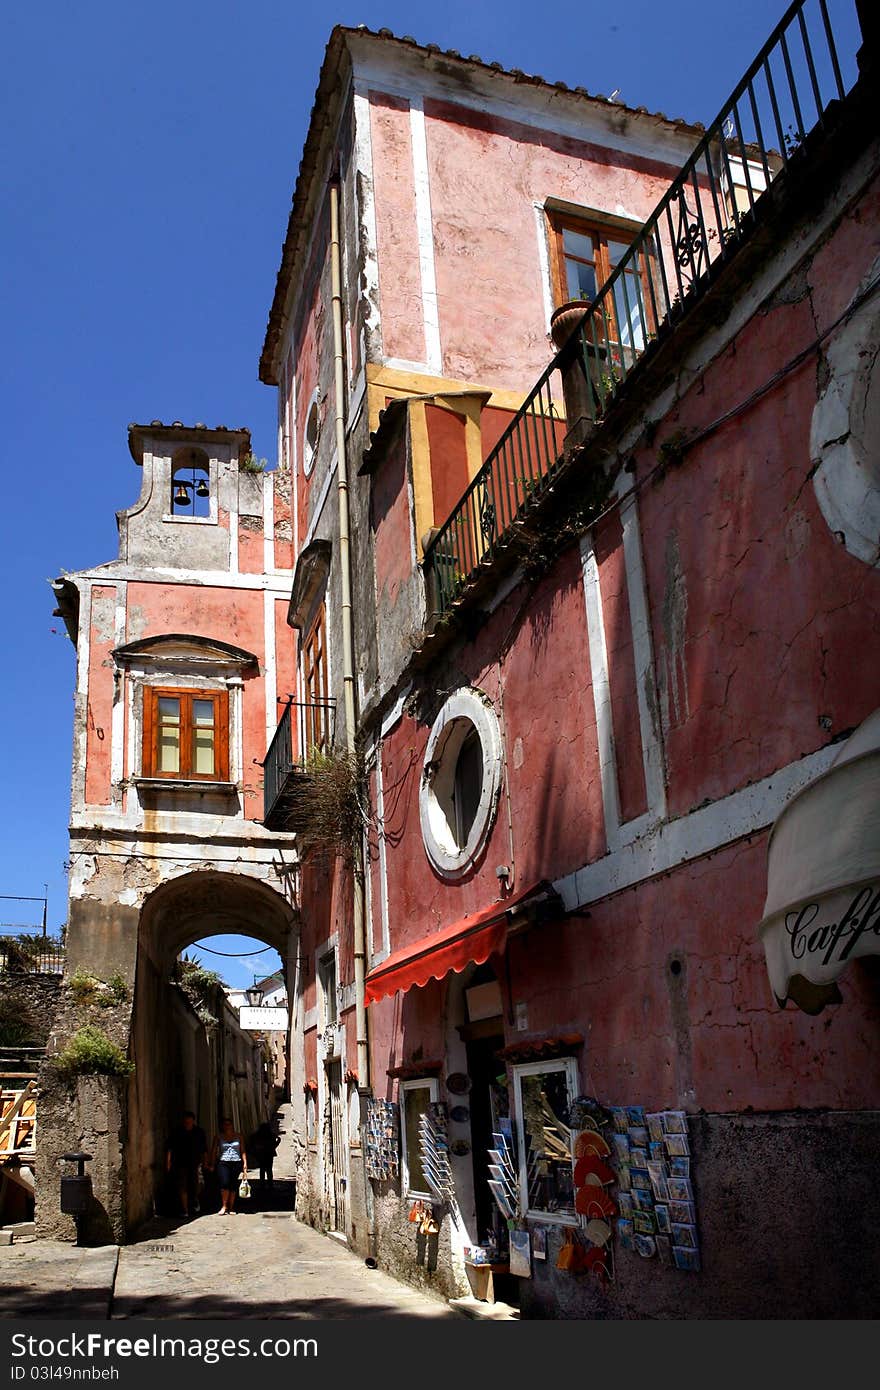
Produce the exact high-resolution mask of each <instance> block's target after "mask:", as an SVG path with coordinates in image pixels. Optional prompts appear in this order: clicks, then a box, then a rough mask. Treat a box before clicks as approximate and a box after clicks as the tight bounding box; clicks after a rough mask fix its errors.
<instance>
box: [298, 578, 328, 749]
mask: <svg viewBox="0 0 880 1390" xmlns="http://www.w3.org/2000/svg"><path fill="white" fill-rule="evenodd" d="M302 662H303V692H304V698H305V704H306V706H307V707H311V706H315V705H322V706H324V707H325V710H324V711H323V712H322V711H321V710H318V709H314V708H307V709H306V711H305V714H306V727H305V735H306V749H305V751H306V752H307V753H311V752H313V751H315V750H317V751H318V752H326V748H325V745H326V744H327V742H328V741H329V729H328V727H327V713H326V706H328V705H329V698H328V695H327V689H328V683H327V611H326V608H325V605H324V604H323V603H322V604H321V606H320V608H319V609H318V612H317V614H316V615H315V620H314V622H313V623H312V625H311V627H310V628H309V630H308V633H307V635H306V636H305V637H304V638H303V640H302Z"/></svg>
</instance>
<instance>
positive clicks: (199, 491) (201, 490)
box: [196, 478, 210, 497]
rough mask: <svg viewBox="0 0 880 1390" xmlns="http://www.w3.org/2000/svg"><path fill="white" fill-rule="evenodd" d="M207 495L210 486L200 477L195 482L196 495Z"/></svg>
mask: <svg viewBox="0 0 880 1390" xmlns="http://www.w3.org/2000/svg"><path fill="white" fill-rule="evenodd" d="M209 495H210V488H209V487H208V484H207V483H206V482H205V479H204V478H200V479H199V481H198V482H197V483H196V497H208V496H209Z"/></svg>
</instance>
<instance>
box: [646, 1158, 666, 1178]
mask: <svg viewBox="0 0 880 1390" xmlns="http://www.w3.org/2000/svg"><path fill="white" fill-rule="evenodd" d="M645 1167H646V1168H647V1170H648V1172H649V1173H650V1175H651V1180H652V1181H653V1182H663V1181H664V1180H665V1179H666V1178H668V1177H669V1169H668V1168H667V1167H666V1164H665V1163H658V1162H657V1160H656V1159H653V1158H649V1159H648V1162H647V1163H646V1165H645Z"/></svg>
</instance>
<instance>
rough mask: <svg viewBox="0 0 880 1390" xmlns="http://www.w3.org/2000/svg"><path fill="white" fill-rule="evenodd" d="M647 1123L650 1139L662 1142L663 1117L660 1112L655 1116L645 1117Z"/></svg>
mask: <svg viewBox="0 0 880 1390" xmlns="http://www.w3.org/2000/svg"><path fill="white" fill-rule="evenodd" d="M645 1119H646V1120H647V1122H648V1133H649V1134H650V1136H651V1138H652V1139H656V1140H662V1138H663V1115H662V1112H661V1113H658V1114H656V1115H646V1116H645Z"/></svg>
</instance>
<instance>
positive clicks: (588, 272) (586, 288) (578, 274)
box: [565, 260, 596, 299]
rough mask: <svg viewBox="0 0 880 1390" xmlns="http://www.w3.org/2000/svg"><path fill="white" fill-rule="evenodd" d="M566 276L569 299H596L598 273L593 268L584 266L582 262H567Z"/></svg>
mask: <svg viewBox="0 0 880 1390" xmlns="http://www.w3.org/2000/svg"><path fill="white" fill-rule="evenodd" d="M565 274H566V279H567V282H568V297H569V299H595V298H596V271H595V268H594V267H593V266H591V265H584V264H583V262H582V261H570V260H566V262H565Z"/></svg>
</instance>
